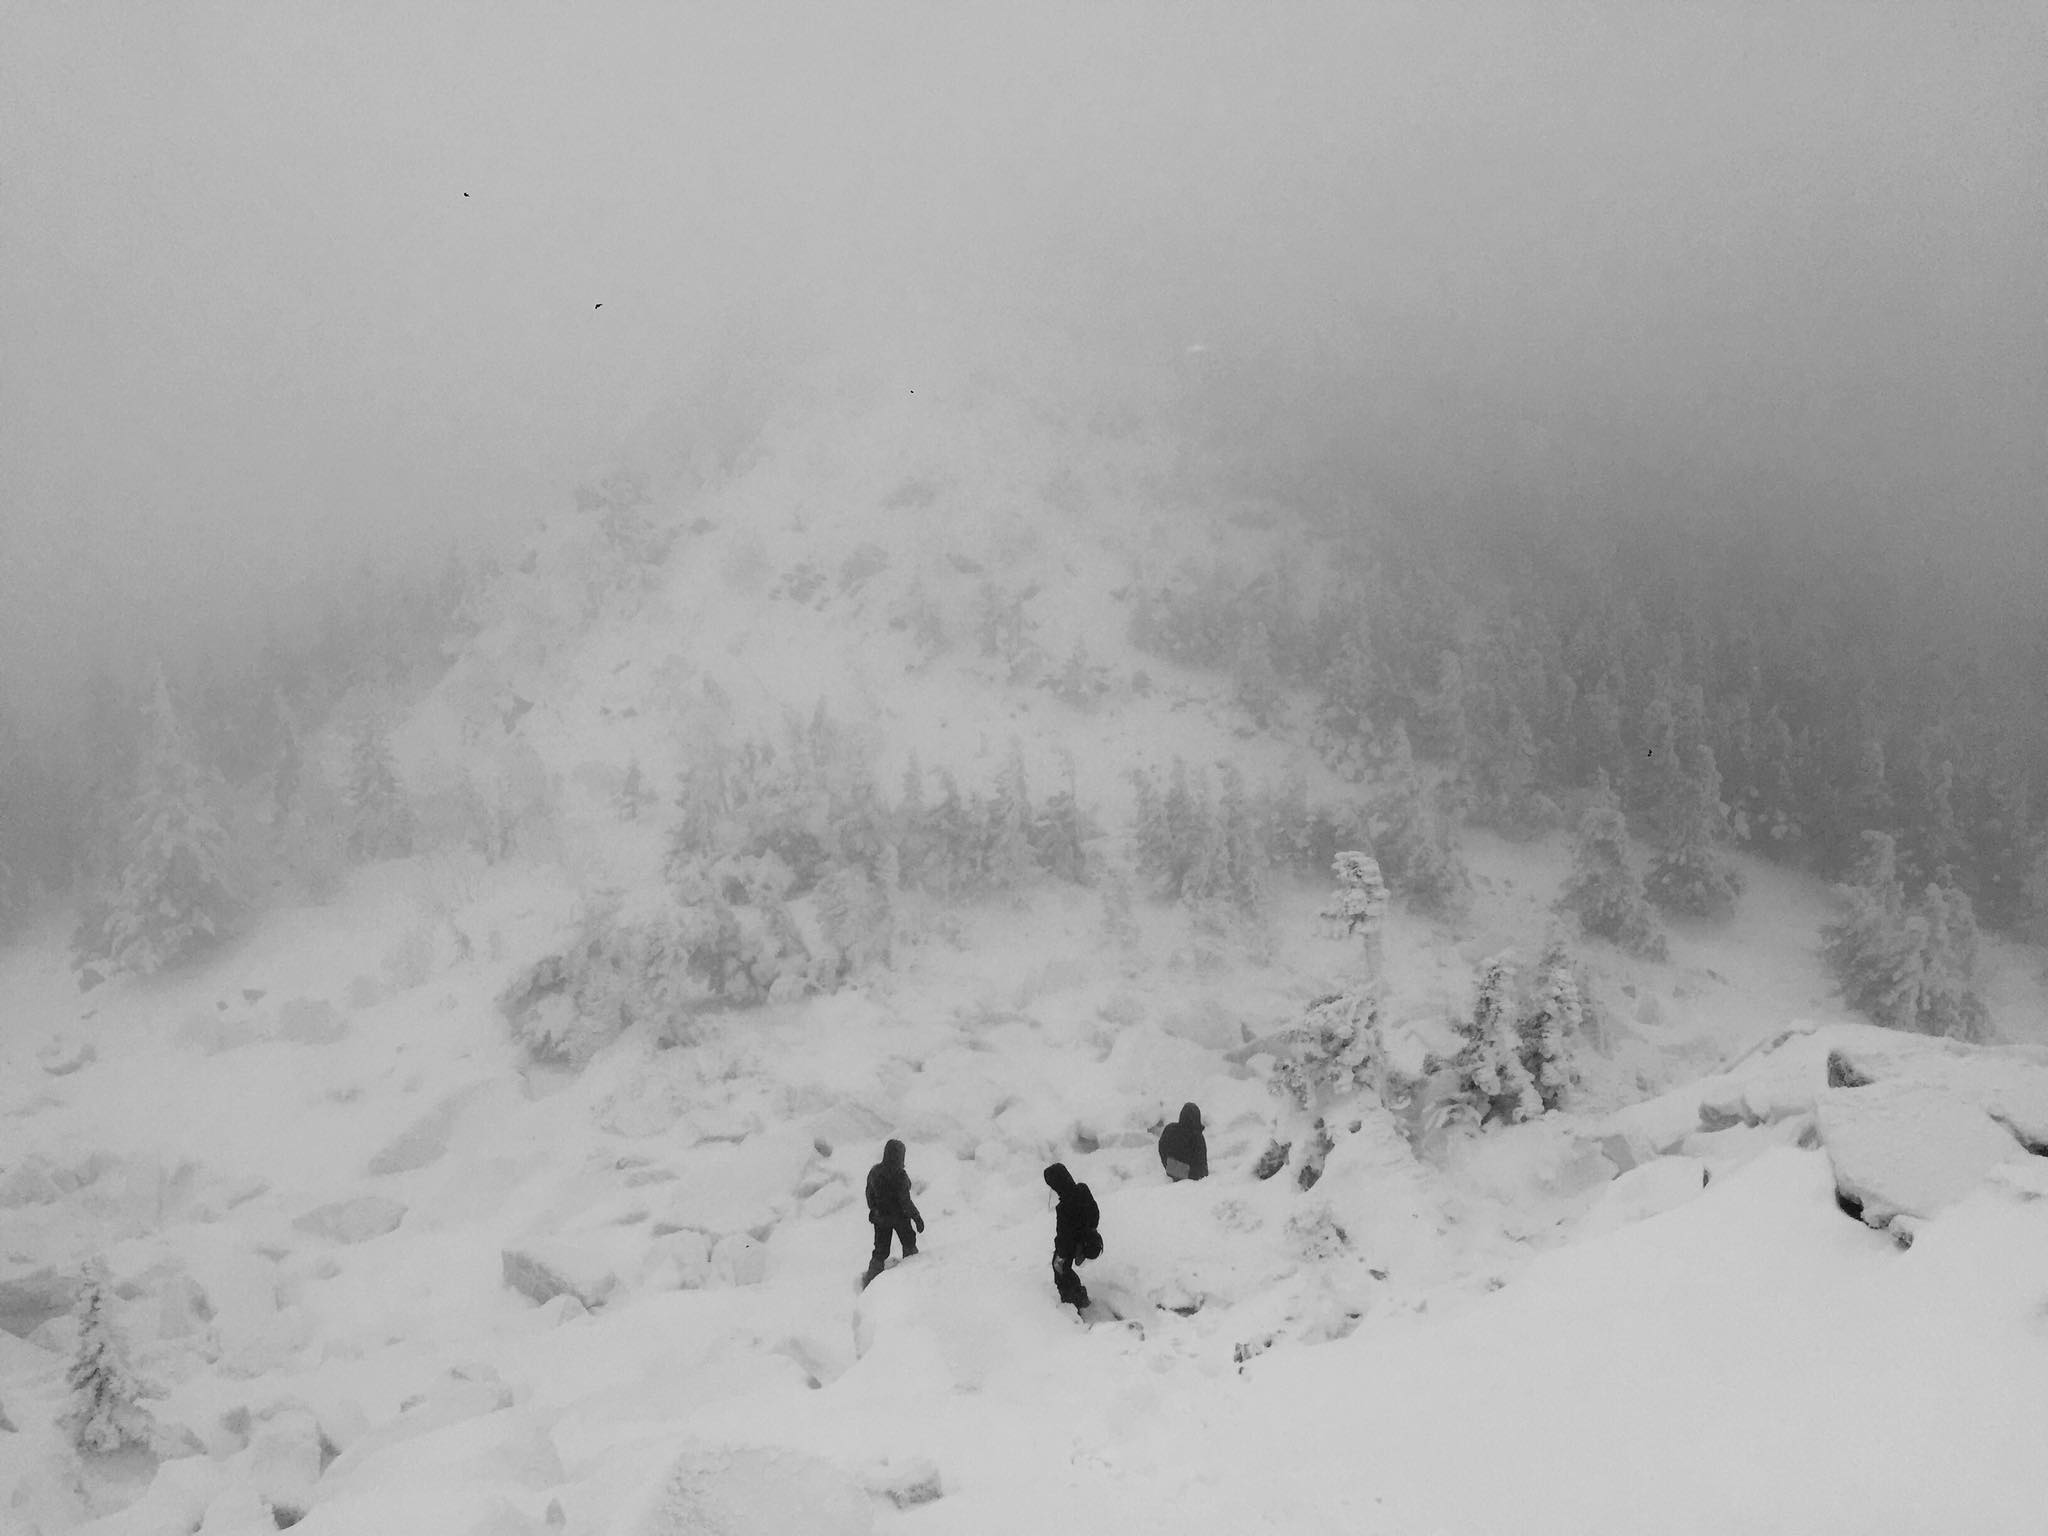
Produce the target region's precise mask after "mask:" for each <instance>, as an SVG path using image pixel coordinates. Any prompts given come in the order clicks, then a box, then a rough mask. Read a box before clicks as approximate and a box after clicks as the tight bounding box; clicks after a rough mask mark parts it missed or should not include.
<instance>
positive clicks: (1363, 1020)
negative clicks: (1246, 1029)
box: [1272, 991, 1382, 1114]
mask: <svg viewBox="0 0 2048 1536" xmlns="http://www.w3.org/2000/svg"><path fill="white" fill-rule="evenodd" d="M1379 1026H1380V1016H1379V1004H1378V1002H1377V1000H1376V999H1375V998H1374V997H1373V996H1372V994H1371V993H1370V992H1369V991H1347V992H1336V993H1332V994H1330V995H1329V996H1327V997H1319V998H1317V999H1316V1000H1315V1001H1314V1002H1312V1003H1310V1004H1309V1005H1308V1007H1307V1008H1306V1009H1304V1010H1303V1012H1302V1016H1301V1020H1300V1022H1299V1023H1297V1024H1296V1025H1295V1026H1294V1027H1293V1028H1292V1029H1290V1030H1288V1031H1287V1033H1286V1035H1285V1037H1284V1038H1283V1040H1282V1043H1281V1049H1279V1050H1277V1051H1276V1052H1275V1053H1274V1057H1273V1077H1272V1086H1273V1087H1274V1089H1275V1090H1277V1091H1278V1092H1280V1093H1283V1094H1285V1095H1286V1096H1287V1097H1288V1098H1289V1099H1292V1100H1293V1101H1294V1103H1295V1105H1296V1106H1297V1107H1299V1108H1301V1109H1303V1110H1306V1111H1308V1112H1309V1113H1311V1114H1316V1113H1320V1112H1321V1111H1322V1110H1323V1109H1326V1108H1327V1107H1329V1106H1330V1105H1331V1104H1332V1103H1334V1102H1336V1101H1337V1100H1340V1099H1343V1098H1345V1097H1346V1096H1348V1095H1350V1094H1352V1093H1355V1092H1357V1091H1358V1090H1359V1089H1361V1088H1368V1087H1376V1086H1377V1084H1378V1079H1379V1076H1380V1071H1381V1059H1382V1058H1381V1052H1380V1034H1379Z"/></svg>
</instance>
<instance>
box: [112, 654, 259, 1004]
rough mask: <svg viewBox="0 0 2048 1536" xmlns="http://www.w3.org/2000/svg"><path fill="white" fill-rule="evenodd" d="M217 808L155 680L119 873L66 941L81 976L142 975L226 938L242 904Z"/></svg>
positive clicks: (214, 783)
mask: <svg viewBox="0 0 2048 1536" xmlns="http://www.w3.org/2000/svg"><path fill="white" fill-rule="evenodd" d="M225 803H226V791H225V788H224V786H223V785H222V784H221V783H220V780H219V778H218V776H217V775H215V774H213V773H212V772H210V771H209V770H207V769H206V768H203V767H202V766H200V764H199V763H198V762H197V761H196V760H195V759H194V757H193V755H192V752H191V748H190V744H189V742H188V741H187V739H186V735H185V731H184V728H183V726H182V725H181V724H180V722H179V720H178V716H177V712H176V710H175V709H174V708H173V707H172V704H171V695H170V689H169V687H168V686H167V685H166V683H165V682H164V679H163V675H162V674H161V673H159V674H158V675H157V680H156V690H155V693H154V695H153V696H152V700H151V704H150V709H149V717H148V743H147V746H146V747H145V749H144V753H143V758H142V762H141V764H140V767H139V773H138V783H137V786H136V792H135V798H134V800H133V801H132V802H131V804H130V806H129V809H128V816H127V825H126V828H125V831H124V835H123V837H122V840H121V854H120V859H121V862H120V868H119V872H118V874H117V875H116V877H115V879H114V881H113V884H112V886H111V888H110V889H108V890H106V891H104V892H102V893H100V895H99V896H98V897H97V898H95V899H93V900H91V901H89V902H88V903H87V905H86V907H85V910H84V912H83V913H82V915H81V918H80V923H79V927H78V931H77V933H76V934H75V935H74V936H73V939H72V951H73V962H74V964H75V965H77V966H78V967H79V968H80V970H81V972H83V971H85V970H88V969H90V970H94V971H98V970H99V969H100V968H101V967H102V966H104V967H106V968H108V969H111V970H114V971H131V972H135V973H138V974H141V975H148V974H150V973H152V972H155V971H160V970H162V969H164V968H165V967H167V966H171V965H175V964H176V963H178V962H179V961H180V960H183V959H186V958H187V957H189V956H191V955H193V954H195V953H197V952H198V951H199V950H200V949H202V948H204V947H205V946H206V945H208V944H210V943H214V942H216V941H218V940H219V939H221V938H223V937H224V936H225V935H226V934H227V933H228V931H229V930H230V929H231V928H232V926H233V924H234V922H235V920H236V919H237V918H238V917H239V916H240V915H241V913H242V911H243V908H244V905H245V898H244V896H243V891H242V878H241V875H240V872H239V871H238V870H237V868H236V865H235V850H234V846H233V840H232V838H231V836H230V834H229V831H228V826H227V820H226V814H225Z"/></svg>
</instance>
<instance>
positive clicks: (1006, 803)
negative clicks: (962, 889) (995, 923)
mask: <svg viewBox="0 0 2048 1536" xmlns="http://www.w3.org/2000/svg"><path fill="white" fill-rule="evenodd" d="M985 814H986V820H985V823H984V825H985V828H986V831H985V833H984V842H983V846H984V848H985V850H986V851H985V853H984V856H983V864H982V869H983V875H984V878H985V879H986V880H987V882H988V884H989V886H990V888H991V889H994V890H998V891H1019V890H1022V889H1023V888H1024V887H1025V886H1026V885H1027V884H1029V883H1030V881H1031V879H1032V877H1033V876H1034V875H1036V874H1037V873H1038V854H1037V850H1035V849H1034V848H1033V847H1032V846H1031V826H1032V813H1031V794H1030V786H1029V784H1028V782H1027V781H1026V779H1025V775H1024V743H1023V742H1022V741H1020V740H1019V739H1018V738H1016V737H1014V736H1013V737H1011V738H1010V750H1009V752H1008V754H1007V755H1006V756H1005V757H1004V759H1003V767H1002V771H1001V772H1000V773H999V774H997V776H996V787H995V794H994V795H993V796H992V797H991V798H990V800H989V802H988V807H987V810H986V813H985Z"/></svg>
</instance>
